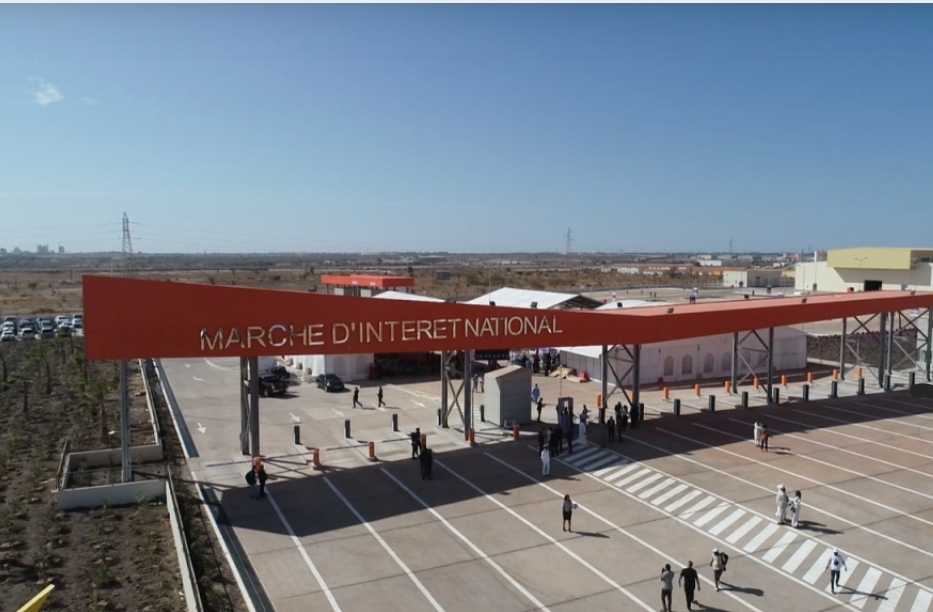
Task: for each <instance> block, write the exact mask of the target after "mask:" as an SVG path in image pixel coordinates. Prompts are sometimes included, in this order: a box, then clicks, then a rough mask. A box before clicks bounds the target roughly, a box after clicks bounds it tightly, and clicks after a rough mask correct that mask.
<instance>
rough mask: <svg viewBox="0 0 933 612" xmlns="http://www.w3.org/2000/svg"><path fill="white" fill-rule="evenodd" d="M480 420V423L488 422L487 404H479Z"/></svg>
mask: <svg viewBox="0 0 933 612" xmlns="http://www.w3.org/2000/svg"><path fill="white" fill-rule="evenodd" d="M479 422H480V423H485V422H486V404H480V405H479Z"/></svg>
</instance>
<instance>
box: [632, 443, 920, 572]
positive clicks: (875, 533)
mask: <svg viewBox="0 0 933 612" xmlns="http://www.w3.org/2000/svg"><path fill="white" fill-rule="evenodd" d="M657 431H659V432H661V433H665V434H667V435H669V436H672V437H675V438H680V439H682V440H687V441H689V442H691V443H693V444H700V445H702V446H705V447H706V448H712V449H716V450H722V449H719V448H718V447H714V446H713V445H711V444H706V443H705V442H700V441H699V440H696V439H695V438H688V437H686V436H681V435H680V434H675V433H673V432H671V431H668V430H666V429H662V428H660V427H658V428H657ZM629 440H631V441H633V442H637V443H638V444H642V445H644V446H647V447H648V448H652V449H654V450H656V451H660V452H662V453H667V455H668V456H669V457H676V458H677V459H681V460H683V461H686V462H688V463H693V464H695V465H698V466H700V467H702V468H704V469H706V470H709V471H711V472H716V473H717V474H720V475H721V476H728V477H729V478H733V479H735V480H738V481H739V482H741V483H743V484H746V485H748V486H750V487H754V488H756V489H761V490H763V491H767V492H768V493H773V492H774V490H773V489H771V487H766V486H763V485H761V484H758V483H756V482H752V481H750V480H745V479H744V478H742V477H740V476H736V475H735V474H730V473H729V472H725V471H723V470H720V469H719V468H715V467H712V466H709V465H706V464H705V463H702V462H700V461H697V460H696V459H691V458H690V457H684V456H683V455H680V454H677V453H672V452H671V451H669V450H667V449H665V448H662V447H660V446H656V445H654V444H651V443H649V442H645V441H643V440H638V439H636V438H629ZM723 452H725V453H728V454H732V455H735V456H737V457H742V458H743V459H748V458H747V457H743V456H742V455H738V454H737V453H732V452H731V451H723ZM623 456H624V455H623ZM626 458H628V457H626ZM750 461H755V462H756V463H761V462H760V461H756V460H754V459H750ZM788 473H789V472H788ZM697 493H698V494H699V492H697ZM807 508H809V509H810V510H813V511H815V512H819V513H820V514H823V515H826V516H828V517H830V518H832V519H834V520H837V521H839V522H840V523H846V524H847V525H850V526H852V527H854V528H856V529H861V530H863V531H865V532H867V533H870V534H872V535H873V536H877V537H879V538H883V539H885V540H888V541H889V542H892V543H894V544H898V545H900V546H903V547H904V548H909V549H910V550H913V551H914V552H918V553H922V554H924V555H927V556H928V557H933V553H931V552H929V551H927V550H924V549H922V548H920V547H918V546H913V545H912V544H908V543H907V542H902V541H901V540H898V539H897V538H892V537H891V536H889V535H887V534H884V533H881V532H880V531H876V530H874V529H871V528H870V527H865V526H864V525H859V524H858V523H856V522H854V521H850V520H849V519H846V518H843V517H841V516H839V515H837V514H833V513H832V512H829V511H827V510H823V509H822V508H820V507H818V506H814V505H812V504H807ZM766 518H767V517H766ZM881 569H883V570H884V571H885V572H886V573H888V574H891V575H893V576H897V577H898V578H902V579H904V580H908V579H907V578H904V577H903V576H900V575H898V574H897V573H896V572H892V571H891V570H888V569H884V568H881Z"/></svg>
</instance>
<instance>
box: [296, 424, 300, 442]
mask: <svg viewBox="0 0 933 612" xmlns="http://www.w3.org/2000/svg"><path fill="white" fill-rule="evenodd" d="M295 444H296V445H298V446H300V445H301V426H300V425H295Z"/></svg>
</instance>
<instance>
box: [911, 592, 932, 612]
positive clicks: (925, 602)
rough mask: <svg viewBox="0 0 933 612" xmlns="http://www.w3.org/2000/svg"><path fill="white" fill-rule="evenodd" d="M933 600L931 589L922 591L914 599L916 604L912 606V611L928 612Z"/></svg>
mask: <svg viewBox="0 0 933 612" xmlns="http://www.w3.org/2000/svg"><path fill="white" fill-rule="evenodd" d="M931 601H933V595H931V594H930V592H929V591H920V592H919V593H917V598H916V599H914V605H912V606H910V612H927V610H928V609H929V608H930V602H931Z"/></svg>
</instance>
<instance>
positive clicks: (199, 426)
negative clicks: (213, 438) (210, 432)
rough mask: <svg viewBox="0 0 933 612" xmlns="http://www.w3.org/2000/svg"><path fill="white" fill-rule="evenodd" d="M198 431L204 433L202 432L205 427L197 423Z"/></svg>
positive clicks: (205, 429)
mask: <svg viewBox="0 0 933 612" xmlns="http://www.w3.org/2000/svg"><path fill="white" fill-rule="evenodd" d="M198 431H200V432H201V434H204V432H205V431H207V427H205V426H204V425H201V424H200V423H198Z"/></svg>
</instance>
